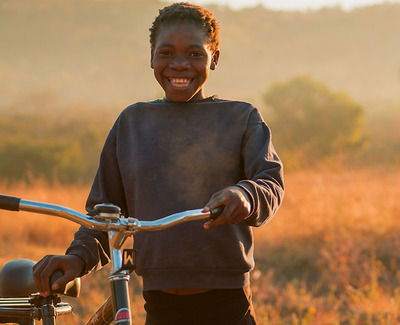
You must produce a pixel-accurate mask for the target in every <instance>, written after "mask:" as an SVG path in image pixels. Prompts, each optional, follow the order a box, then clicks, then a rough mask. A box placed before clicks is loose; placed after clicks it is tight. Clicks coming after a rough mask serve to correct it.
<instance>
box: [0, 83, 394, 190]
mask: <svg viewBox="0 0 400 325" xmlns="http://www.w3.org/2000/svg"><path fill="white" fill-rule="evenodd" d="M264 103H265V105H264V106H263V107H262V108H261V111H262V113H263V115H264V118H265V120H266V121H267V123H268V124H269V125H270V127H271V128H272V131H273V139H274V144H275V146H276V147H277V150H278V152H279V153H280V155H281V157H282V159H283V161H284V164H285V166H286V168H287V169H288V170H290V169H298V168H310V167H315V166H318V165H323V164H332V163H333V164H336V166H338V165H339V166H349V165H351V166H356V167H358V166H363V165H379V164H381V165H382V164H385V165H400V134H399V132H398V130H397V128H398V121H399V118H400V110H399V109H398V107H397V108H396V107H393V109H391V108H387V109H386V110H385V111H380V112H379V114H376V115H371V114H369V115H368V114H366V111H365V109H364V108H363V107H362V106H361V105H360V104H358V103H357V102H356V101H354V100H353V99H351V98H350V97H349V96H348V95H347V94H346V93H338V92H334V91H332V90H330V89H329V88H328V87H327V86H326V85H325V84H323V83H321V82H318V81H316V80H314V79H312V78H310V77H304V76H300V77H296V78H293V79H290V80H287V81H285V82H280V83H275V84H273V85H272V86H271V87H270V88H269V89H268V90H267V91H266V92H265V94H264ZM122 109H123V107H122V108H121V107H96V106H93V105H88V104H84V103H80V104H75V105H69V106H65V105H63V104H60V102H58V101H57V98H56V97H54V96H53V95H52V94H51V93H41V94H34V95H32V96H30V97H28V98H26V99H24V100H22V101H20V102H18V103H16V104H14V105H11V106H7V107H0V114H1V119H0V181H1V182H7V183H13V182H19V181H23V182H30V181H32V180H35V179H37V178H42V179H44V180H45V181H47V182H54V181H56V182H61V183H85V184H87V183H89V182H90V181H91V180H92V179H93V177H94V174H95V171H96V168H97V164H98V160H99V155H100V152H101V148H102V146H103V143H104V140H105V138H106V136H107V134H108V131H109V130H110V128H111V126H112V124H113V122H114V120H115V118H116V117H117V115H118V113H119V111H121V110H122Z"/></svg>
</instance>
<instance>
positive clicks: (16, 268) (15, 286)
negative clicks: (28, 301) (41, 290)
mask: <svg viewBox="0 0 400 325" xmlns="http://www.w3.org/2000/svg"><path fill="white" fill-rule="evenodd" d="M34 265H35V262H34V261H31V260H29V259H25V258H22V259H16V260H12V261H9V262H7V263H6V264H4V266H3V268H2V269H1V271H0V297H3V298H12V297H28V296H30V295H31V294H34V293H37V292H38V290H37V288H36V285H35V281H34V280H33V271H32V268H33V266H34ZM62 275H63V273H62V271H61V270H56V271H55V272H54V273H53V274H52V276H51V278H50V284H52V283H53V282H54V281H56V280H57V279H59V278H60V277H61V276H62ZM79 292H80V279H79V278H77V279H74V280H72V281H70V282H69V283H67V285H66V286H65V287H64V288H60V289H59V290H56V291H52V293H58V294H64V295H67V296H70V297H78V296H79Z"/></svg>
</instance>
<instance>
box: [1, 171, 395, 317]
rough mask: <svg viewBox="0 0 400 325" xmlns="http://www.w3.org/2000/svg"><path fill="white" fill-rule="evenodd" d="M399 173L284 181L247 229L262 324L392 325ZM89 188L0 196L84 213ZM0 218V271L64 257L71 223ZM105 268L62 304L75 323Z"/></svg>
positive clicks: (139, 313) (99, 294)
mask: <svg viewBox="0 0 400 325" xmlns="http://www.w3.org/2000/svg"><path fill="white" fill-rule="evenodd" d="M399 184H400V173H399V171H398V170H389V169H384V168H382V169H372V168H371V169H364V170H354V171H318V172H311V171H305V172H296V173H289V174H288V175H286V197H285V200H284V204H283V206H282V208H281V210H280V211H279V212H278V215H277V216H276V217H275V218H274V219H273V220H272V221H271V222H270V223H268V224H267V225H265V226H263V227H261V228H259V229H255V237H256V251H255V252H256V261H257V263H256V269H255V271H254V272H253V276H252V287H253V292H254V303H255V307H256V312H257V315H258V318H259V321H260V324H262V325H264V324H265V325H269V324H273V325H275V324H277V325H278V324H293V325H294V324H303V325H306V324H374V325H375V324H397V323H399V322H400V289H398V288H399V284H400V272H399V271H398V266H399V264H400V237H399V236H398V234H399V231H400V220H399V219H398V217H399V216H400V200H399V198H400V187H399ZM87 192H88V188H84V187H73V186H69V187H64V186H61V185H54V186H48V185H46V184H44V183H41V182H40V181H39V182H37V183H35V184H34V185H33V186H31V187H28V186H26V185H23V184H20V185H16V186H12V187H7V186H5V185H3V186H1V185H0V193H6V194H10V195H15V196H21V197H23V198H24V199H32V200H39V201H45V202H51V203H56V204H62V205H66V206H69V207H72V208H74V209H77V210H80V211H83V210H84V203H85V198H86V195H87ZM49 220H50V219H49V217H46V216H39V215H33V214H24V213H15V212H3V211H1V212H0V223H1V227H0V244H1V245H0V266H1V265H2V264H3V263H4V262H5V261H7V260H10V259H13V258H19V257H25V258H31V259H39V258H40V257H42V256H43V255H45V254H49V253H52V254H53V253H57V254H58V253H63V252H64V250H65V248H66V247H67V246H68V245H69V242H70V240H71V239H72V236H73V233H74V231H75V230H76V228H77V227H76V226H75V225H73V224H72V223H70V222H68V221H64V220H61V219H51V221H49ZM106 278H107V270H101V271H99V272H95V273H93V274H91V275H89V276H87V277H85V278H83V291H82V294H81V297H80V298H79V299H78V300H76V299H72V300H71V299H70V300H69V301H71V302H72V304H73V306H74V310H75V315H74V316H64V317H61V318H60V319H59V321H60V323H61V324H83V323H84V322H83V320H87V319H88V318H89V317H90V314H91V313H93V312H94V311H95V309H96V308H97V307H99V306H100V305H101V303H102V301H103V300H104V299H105V297H106V296H107V295H108V293H109V289H108V287H107V280H106ZM131 282H132V285H131V288H132V291H131V292H133V295H132V296H133V300H134V303H133V307H134V308H133V313H134V316H135V318H134V319H135V324H143V322H144V311H143V300H142V298H141V297H140V281H139V279H137V278H136V277H133V278H132V281H131Z"/></svg>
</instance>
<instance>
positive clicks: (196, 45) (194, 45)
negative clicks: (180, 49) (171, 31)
mask: <svg viewBox="0 0 400 325" xmlns="http://www.w3.org/2000/svg"><path fill="white" fill-rule="evenodd" d="M157 47H174V46H173V45H172V44H169V43H161V44H160V45H158V46H157ZM192 47H196V48H201V49H202V48H203V46H200V45H198V44H190V45H189V46H188V48H192Z"/></svg>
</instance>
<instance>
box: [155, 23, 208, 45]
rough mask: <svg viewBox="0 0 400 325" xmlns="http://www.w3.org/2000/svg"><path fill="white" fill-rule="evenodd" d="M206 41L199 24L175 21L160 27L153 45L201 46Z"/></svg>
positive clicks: (205, 43)
mask: <svg viewBox="0 0 400 325" xmlns="http://www.w3.org/2000/svg"><path fill="white" fill-rule="evenodd" d="M207 43H208V42H207V35H206V33H205V31H204V30H203V28H202V27H201V26H200V25H198V24H196V23H192V22H187V21H177V22H172V23H169V24H166V25H163V26H162V28H160V30H159V32H158V35H157V37H156V44H155V46H156V47H157V46H162V45H183V44H192V45H196V46H201V47H203V46H204V45H207Z"/></svg>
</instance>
